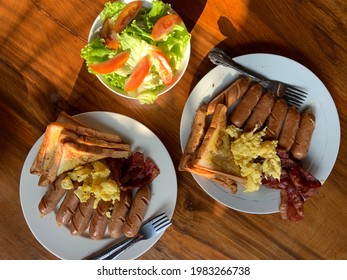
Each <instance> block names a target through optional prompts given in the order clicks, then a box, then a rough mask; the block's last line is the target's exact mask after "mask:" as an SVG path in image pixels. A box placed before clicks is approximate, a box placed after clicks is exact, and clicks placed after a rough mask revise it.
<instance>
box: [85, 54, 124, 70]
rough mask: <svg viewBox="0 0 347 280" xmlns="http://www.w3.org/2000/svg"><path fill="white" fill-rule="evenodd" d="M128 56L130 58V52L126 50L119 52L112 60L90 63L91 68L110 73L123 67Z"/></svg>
mask: <svg viewBox="0 0 347 280" xmlns="http://www.w3.org/2000/svg"><path fill="white" fill-rule="evenodd" d="M128 58H129V53H128V52H126V51H124V52H121V53H119V54H117V55H116V56H115V57H113V58H111V59H110V60H107V61H103V62H99V63H93V64H91V65H90V68H92V69H93V71H95V72H97V73H99V74H108V73H111V72H113V71H116V70H117V69H119V68H121V67H122V66H123V65H124V64H125V63H126V62H127V60H128Z"/></svg>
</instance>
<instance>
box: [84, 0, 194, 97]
mask: <svg viewBox="0 0 347 280" xmlns="http://www.w3.org/2000/svg"><path fill="white" fill-rule="evenodd" d="M133 1H135V0H124V1H123V2H124V3H130V2H133ZM152 2H153V0H146V1H144V2H143V6H144V7H146V8H151V7H152ZM164 2H165V1H164ZM172 13H176V12H175V11H174V10H173V9H172ZM183 24H184V23H183ZM101 27H102V22H101V19H100V15H98V16H97V18H96V19H95V21H94V23H93V25H92V27H91V29H90V31H89V35H88V42H90V41H92V40H93V39H95V38H96V37H97V36H98V35H99V33H100V30H101ZM190 48H191V46H190V41H189V42H188V45H187V47H186V50H185V53H184V57H183V59H182V61H181V66H180V68H179V69H178V71H177V73H175V75H174V77H173V82H172V83H171V84H169V85H168V86H166V87H164V88H163V89H162V90H161V91H160V92H159V93H158V96H160V95H163V94H164V93H166V92H168V91H169V90H171V89H172V88H173V87H174V86H175V85H176V84H177V83H178V82H179V80H180V79H181V78H182V76H183V74H184V73H185V71H186V69H187V67H188V63H189V59H190ZM96 76H97V78H98V79H99V81H100V82H101V83H102V84H103V85H104V86H105V87H106V88H108V89H109V90H110V91H112V92H114V93H115V94H117V95H119V96H122V97H125V98H129V99H136V97H132V96H129V95H128V94H127V93H126V92H124V91H123V90H122V89H120V88H116V87H114V86H112V85H110V84H108V83H107V81H106V80H105V79H104V77H103V76H102V75H96Z"/></svg>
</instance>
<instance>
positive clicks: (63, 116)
mask: <svg viewBox="0 0 347 280" xmlns="http://www.w3.org/2000/svg"><path fill="white" fill-rule="evenodd" d="M56 122H58V123H70V124H74V125H78V126H85V125H84V124H82V123H81V122H79V121H78V120H76V119H75V118H73V117H72V116H70V115H68V114H67V113H66V112H64V111H61V112H60V113H59V115H58V117H57V120H56Z"/></svg>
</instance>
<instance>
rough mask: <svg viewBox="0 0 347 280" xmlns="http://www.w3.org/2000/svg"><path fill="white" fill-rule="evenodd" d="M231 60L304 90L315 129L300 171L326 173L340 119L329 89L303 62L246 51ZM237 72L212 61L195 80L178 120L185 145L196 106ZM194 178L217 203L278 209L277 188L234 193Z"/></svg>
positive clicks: (337, 138)
mask: <svg viewBox="0 0 347 280" xmlns="http://www.w3.org/2000/svg"><path fill="white" fill-rule="evenodd" d="M235 60H236V61H237V62H238V63H240V64H242V65H244V66H246V67H248V68H250V69H252V70H254V71H256V72H259V73H260V74H263V75H264V76H266V77H268V78H271V79H274V80H279V81H283V82H287V83H289V84H293V85H297V86H300V87H302V88H304V89H305V91H307V92H308V98H307V99H306V101H305V104H304V106H303V108H304V107H306V106H310V107H311V108H312V109H313V112H314V114H315V116H316V128H315V131H314V134H313V136H312V142H311V146H310V150H309V152H308V155H307V157H306V158H305V160H304V161H303V165H304V168H305V170H307V171H309V172H310V173H311V174H312V175H314V176H315V177H316V178H317V179H319V180H321V181H324V180H326V179H327V178H328V176H329V174H330V172H331V170H332V168H333V166H334V164H335V161H336V157H337V154H338V150H339V145H340V121H339V117H338V114H337V110H336V106H335V103H334V101H333V99H332V98H331V95H330V93H329V92H328V90H327V89H326V87H325V86H324V84H323V83H322V82H321V81H320V80H319V78H318V77H317V76H316V75H314V74H313V73H312V72H311V71H310V70H309V69H307V68H305V67H304V66H303V65H301V64H299V63H297V62H295V61H293V60H291V59H288V58H285V57H282V56H278V55H272V54H261V53H260V54H249V55H243V56H239V57H236V58H235ZM237 76H239V73H238V72H236V71H235V70H233V69H230V68H226V67H223V66H217V67H215V68H214V69H212V70H211V71H210V72H209V73H207V74H206V76H205V77H204V78H203V79H202V80H201V81H200V82H199V83H198V84H197V85H196V87H195V88H194V89H193V91H192V92H191V94H190V96H189V98H188V101H187V103H186V105H185V107H184V110H183V114H182V119H181V128H180V133H181V147H182V150H184V148H185V146H186V143H187V141H188V138H189V134H190V130H191V125H192V121H193V118H194V116H195V111H196V109H197V108H198V107H199V105H200V104H202V103H208V102H209V100H211V98H212V97H214V96H215V95H216V94H218V93H219V92H221V90H223V89H224V88H225V87H226V86H227V85H228V84H230V83H231V82H232V81H234V80H235V79H236V78H237ZM193 177H194V179H195V180H196V181H197V183H198V184H199V185H200V186H201V188H202V189H204V190H205V191H206V192H207V193H208V194H209V195H210V196H211V197H213V198H214V199H216V200H217V201H219V202H220V203H222V204H224V205H226V206H228V207H230V208H232V209H235V210H238V211H242V212H247V213H254V214H268V213H275V212H278V211H279V209H278V208H279V204H280V195H279V191H278V190H272V189H268V188H266V187H263V186H261V188H260V190H259V191H258V192H255V193H245V192H244V191H243V187H241V186H239V187H238V192H237V193H236V194H235V195H233V194H231V193H230V192H229V190H227V189H225V188H223V187H222V186H219V185H216V184H214V183H213V182H211V181H209V180H207V179H205V178H204V177H202V176H198V175H195V174H193Z"/></svg>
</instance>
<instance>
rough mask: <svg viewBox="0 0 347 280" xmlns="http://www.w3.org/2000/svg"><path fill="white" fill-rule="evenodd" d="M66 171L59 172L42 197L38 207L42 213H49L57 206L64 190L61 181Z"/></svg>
mask: <svg viewBox="0 0 347 280" xmlns="http://www.w3.org/2000/svg"><path fill="white" fill-rule="evenodd" d="M65 176H66V173H63V174H61V175H60V176H59V177H58V178H57V179H56V180H55V181H54V182H53V183H52V184H51V186H50V187H49V189H48V190H47V192H46V193H45V195H44V196H43V197H42V199H41V201H40V203H39V205H38V208H39V211H40V213H41V214H42V215H47V214H49V213H51V212H52V211H53V210H54V208H55V207H56V206H57V204H58V203H59V201H60V200H61V198H62V197H63V196H64V194H65V192H66V190H65V189H63V188H62V186H61V181H62V180H63V179H64V178H65Z"/></svg>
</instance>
